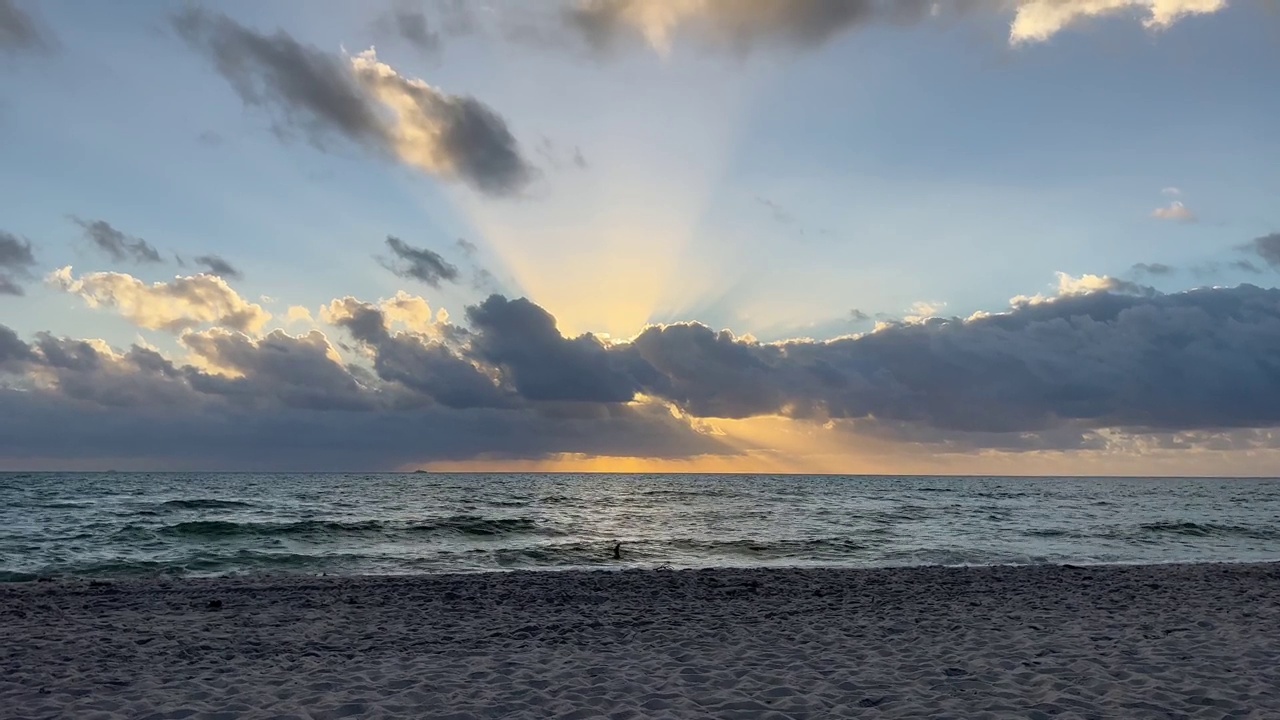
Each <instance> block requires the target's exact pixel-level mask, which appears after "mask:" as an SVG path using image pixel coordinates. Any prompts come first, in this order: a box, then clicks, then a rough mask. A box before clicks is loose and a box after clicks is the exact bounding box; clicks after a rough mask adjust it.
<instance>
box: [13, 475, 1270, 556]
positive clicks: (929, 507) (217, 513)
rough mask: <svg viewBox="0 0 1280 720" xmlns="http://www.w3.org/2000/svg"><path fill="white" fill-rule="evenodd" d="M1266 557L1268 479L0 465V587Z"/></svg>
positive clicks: (1268, 533) (1268, 536)
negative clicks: (153, 578) (138, 580)
mask: <svg viewBox="0 0 1280 720" xmlns="http://www.w3.org/2000/svg"><path fill="white" fill-rule="evenodd" d="M618 542H620V543H621V547H620V549H619V552H620V555H621V558H620V559H617V558H615V556H614V545H615V543H618ZM1275 559H1280V480H1268V479H1186V478H1177V479H1169V478H1067V477H1058V478H999V477H862V476H858V477H836V476H777V475H725V476H712V475H569V474H493V475H484V474H422V473H416V474H370V475H361V474H201V473H197V474H157V473H102V474H79V473H10V474H0V581H17V580H30V579H33V578H35V577H38V576H54V575H76V576H90V577H116V576H137V575H157V574H174V575H220V574H233V573H259V572H271V573H287V572H298V573H313V574H319V573H329V574H395V573H440V572H473V571H484V570H511V569H568V568H628V567H648V568H653V567H661V566H671V567H675V568H682V567H714V566H763V565H804V566H841V567H850V566H852V567H872V566H895V565H925V564H942V565H964V564H1008V563H1080V564H1084V563H1164V562H1198V561H1226V562H1238V561H1267V560H1275Z"/></svg>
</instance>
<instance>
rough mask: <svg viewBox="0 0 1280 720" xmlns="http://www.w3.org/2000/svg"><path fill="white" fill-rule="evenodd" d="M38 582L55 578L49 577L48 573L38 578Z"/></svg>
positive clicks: (50, 580) (51, 580)
mask: <svg viewBox="0 0 1280 720" xmlns="http://www.w3.org/2000/svg"><path fill="white" fill-rule="evenodd" d="M36 582H53V578H51V577H48V576H46V575H41V576H40V577H38V578H36Z"/></svg>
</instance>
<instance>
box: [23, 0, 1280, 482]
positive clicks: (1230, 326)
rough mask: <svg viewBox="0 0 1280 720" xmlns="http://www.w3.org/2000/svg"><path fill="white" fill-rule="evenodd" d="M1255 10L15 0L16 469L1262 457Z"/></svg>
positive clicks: (1033, 466)
mask: <svg viewBox="0 0 1280 720" xmlns="http://www.w3.org/2000/svg"><path fill="white" fill-rule="evenodd" d="M1277 76H1280V4H1277V3H1274V2H1271V1H1270V0H1254V1H1250V0H954V1H950V2H934V1H931V0H895V1H890V0H755V1H754V2H750V3H747V2H738V1H737V0H664V1H661V2H660V1H658V0H545V1H530V2H515V1H514V0H509V1H506V2H462V0H369V1H368V2H364V1H361V2H355V1H354V0H343V1H339V0H305V1H304V0H265V1H263V0H253V1H252V2H250V1H248V0H227V1H226V2H217V3H215V2H211V1H209V2H195V1H189V2H160V1H158V0H156V1H153V0H145V1H144V0H139V1H138V2H130V3H102V2H97V1H95V0H50V1H48V2H36V1H34V0H0V197H3V198H4V202H3V203H0V469H120V470H252V471H258V470H263V471H267V470H304V471H318V470H342V471H348V470H409V469H419V468H420V469H429V470H476V471H489V470H492V471H526V470H541V471H579V470H580V471H604V472H631V471H635V472H642V471H661V472H765V473H875V474H887V473H930V474H932V473H939V474H944V473H945V474H951V473H956V474H1066V475H1273V474H1274V473H1275V472H1276V468H1277V467H1280V431H1278V430H1277V428H1278V427H1280V289H1277V288H1276V280H1277V277H1278V276H1277V272H1280V202H1277V200H1278V199H1280V133H1278V132H1276V118H1277V117H1280V93H1277V92H1275V91H1274V85H1275V80H1274V79H1275V78H1276V77H1277Z"/></svg>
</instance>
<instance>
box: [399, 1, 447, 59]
mask: <svg viewBox="0 0 1280 720" xmlns="http://www.w3.org/2000/svg"><path fill="white" fill-rule="evenodd" d="M386 20H387V22H388V23H389V24H390V26H391V28H392V29H394V30H395V32H396V34H397V35H399V36H400V37H401V38H402V39H403V40H405V41H406V42H408V43H409V44H410V45H412V46H414V47H415V48H417V49H418V50H420V51H421V52H424V53H427V54H432V55H434V54H435V53H438V52H439V51H440V44H441V43H440V33H438V32H436V31H434V30H432V29H431V24H430V23H429V22H428V21H427V16H426V15H425V14H424V13H423V12H422V11H421V10H419V9H416V8H406V7H402V8H398V9H396V10H394V11H392V12H391V13H390V15H389V16H387V19H386Z"/></svg>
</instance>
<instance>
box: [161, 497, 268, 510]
mask: <svg viewBox="0 0 1280 720" xmlns="http://www.w3.org/2000/svg"><path fill="white" fill-rule="evenodd" d="M160 507H162V508H166V509H169V510H231V509H234V508H251V507H253V503H247V502H241V501H239V500H219V499H217V498H190V499H183V500H166V501H165V502H162V503H160Z"/></svg>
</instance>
